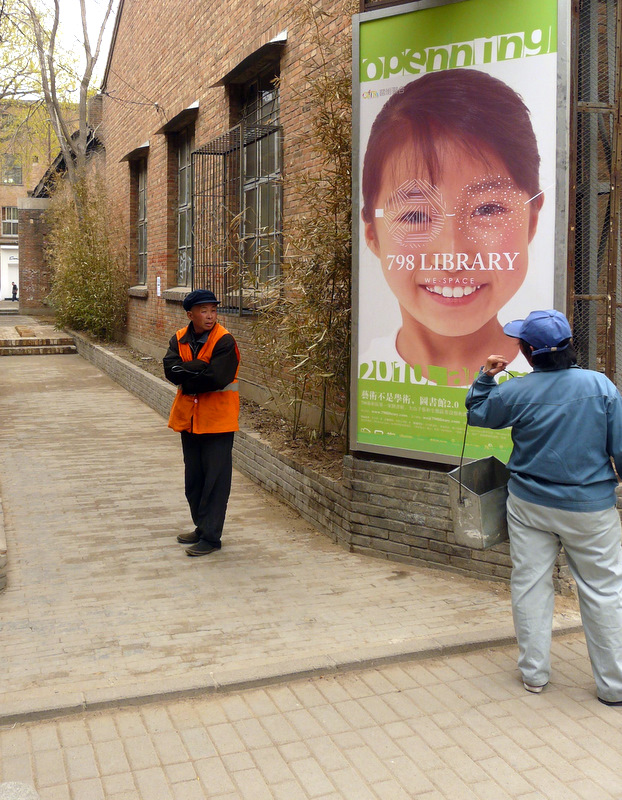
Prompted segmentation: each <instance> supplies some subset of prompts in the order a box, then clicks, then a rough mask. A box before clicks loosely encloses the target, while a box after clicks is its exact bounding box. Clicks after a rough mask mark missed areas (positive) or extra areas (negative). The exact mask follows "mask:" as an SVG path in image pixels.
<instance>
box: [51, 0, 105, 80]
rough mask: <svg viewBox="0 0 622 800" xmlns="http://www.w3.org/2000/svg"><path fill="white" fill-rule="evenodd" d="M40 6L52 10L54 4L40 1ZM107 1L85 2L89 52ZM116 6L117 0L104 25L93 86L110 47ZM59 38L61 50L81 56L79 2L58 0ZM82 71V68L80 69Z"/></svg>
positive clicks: (99, 74)
mask: <svg viewBox="0 0 622 800" xmlns="http://www.w3.org/2000/svg"><path fill="white" fill-rule="evenodd" d="M41 4H42V5H43V6H45V7H46V8H48V9H50V10H52V9H53V7H54V4H53V2H52V0H41ZM107 4H108V0H86V18H87V25H88V32H89V41H90V44H91V50H92V51H94V50H95V47H96V45H97V37H98V35H99V30H100V28H101V24H102V21H103V17H104V13H105V11H106V7H107ZM117 6H118V0H115V2H114V5H113V13H112V14H110V16H109V17H108V22H107V23H106V30H105V32H104V40H103V42H102V47H101V50H100V54H99V59H98V61H97V65H96V67H95V74H96V80H95V85H96V86H97V87H98V86H99V83H100V81H101V78H102V76H103V74H104V68H105V66H106V59H107V57H108V48H109V46H110V37H111V36H112V30H113V28H114V22H115V11H116V8H117ZM59 36H60V38H61V41H62V46H63V48H65V49H67V50H70V51H72V52H75V54H76V56H77V57H80V55H81V54H82V52H83V50H84V47H83V44H82V42H83V34H82V19H81V16H80V2H79V0H60V22H59ZM80 69H82V67H80Z"/></svg>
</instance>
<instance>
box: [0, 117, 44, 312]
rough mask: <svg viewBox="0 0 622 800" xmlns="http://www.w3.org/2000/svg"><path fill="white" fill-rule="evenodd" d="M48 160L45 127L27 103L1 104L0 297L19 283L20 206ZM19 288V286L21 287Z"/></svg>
mask: <svg viewBox="0 0 622 800" xmlns="http://www.w3.org/2000/svg"><path fill="white" fill-rule="evenodd" d="M48 162H49V145H48V137H47V127H46V126H45V122H44V120H43V119H42V114H41V112H40V111H36V112H35V113H34V114H33V115H32V116H31V115H30V109H29V106H28V103H26V102H23V101H12V102H8V101H4V102H2V103H0V213H1V220H0V300H8V299H10V297H11V288H12V284H13V282H14V283H15V284H16V285H17V286H18V287H19V286H20V274H19V271H20V270H19V262H20V253H19V244H18V241H19V240H18V217H19V206H20V204H21V203H22V202H23V201H24V200H25V199H26V198H27V196H28V193H29V190H31V189H32V187H33V186H34V185H35V184H36V183H37V181H38V180H39V178H40V177H41V175H42V173H43V171H44V169H45V167H46V164H47V163H48ZM20 288H21V287H20Z"/></svg>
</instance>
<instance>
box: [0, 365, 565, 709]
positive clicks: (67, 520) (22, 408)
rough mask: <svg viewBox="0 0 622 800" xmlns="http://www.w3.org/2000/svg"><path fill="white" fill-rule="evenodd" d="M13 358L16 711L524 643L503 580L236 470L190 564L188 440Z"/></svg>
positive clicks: (6, 697)
mask: <svg viewBox="0 0 622 800" xmlns="http://www.w3.org/2000/svg"><path fill="white" fill-rule="evenodd" d="M4 361H5V362H6V363H3V365H2V366H3V370H2V372H3V375H2V385H3V392H2V403H3V410H4V413H5V419H6V420H7V424H5V425H3V426H2V429H1V430H0V453H1V455H0V466H1V478H0V494H1V496H2V500H3V507H4V521H5V528H6V539H7V550H8V586H7V589H6V590H5V592H4V594H3V595H0V613H1V615H2V620H3V623H2V641H3V645H4V647H3V651H4V653H5V659H4V664H3V671H2V676H1V678H0V709H2V711H1V712H0V718H2V717H5V718H6V717H7V716H8V715H9V714H10V713H11V712H13V713H15V714H17V713H26V712H30V711H33V712H34V711H36V710H37V708H38V707H41V708H44V707H45V706H46V704H48V703H49V702H52V703H53V705H56V706H58V707H61V708H62V707H80V706H83V705H86V706H91V707H93V706H96V705H97V703H102V702H106V701H112V700H116V699H118V698H123V697H126V696H128V695H129V696H134V695H135V694H142V695H150V694H156V695H160V694H162V692H165V691H169V692H176V691H182V690H191V689H194V688H202V687H209V686H214V685H219V684H222V683H236V682H237V681H238V680H239V681H243V682H244V681H247V680H252V679H257V678H261V677H265V676H266V675H270V674H283V673H286V674H289V673H296V672H299V671H307V670H312V669H315V668H316V667H323V668H327V667H329V666H331V665H341V664H344V663H356V662H357V661H359V660H361V659H362V660H368V659H370V658H374V657H383V656H387V655H398V654H402V653H409V652H412V651H417V650H422V649H430V648H432V649H435V648H438V647H440V646H442V645H443V644H455V643H458V644H462V643H465V642H470V641H475V642H477V641H482V640H483V641H488V640H490V639H499V638H501V639H502V638H503V637H506V638H508V637H511V636H512V628H511V614H510V608H509V595H508V591H507V587H505V586H504V585H502V584H494V583H486V582H480V581H475V580H472V579H469V578H465V577H461V576H457V575H452V574H449V573H444V572H440V571H435V570H429V569H424V568H421V569H417V568H413V567H407V566H402V565H399V564H395V563H393V562H387V561H384V560H379V559H370V558H368V557H366V556H361V555H354V554H350V553H347V552H345V551H344V550H342V549H341V548H339V547H337V546H336V545H334V544H333V543H332V542H330V541H329V540H328V539H327V538H325V537H324V536H323V535H322V534H321V533H319V532H317V531H316V530H314V529H313V528H311V527H310V526H309V525H308V524H307V523H305V522H304V521H302V520H301V519H300V518H299V517H298V516H297V515H296V514H295V513H294V512H293V511H291V510H290V509H288V508H287V507H285V506H283V505H282V504H281V503H280V502H278V501H277V500H275V499H274V498H272V497H270V496H269V495H267V494H266V493H265V492H264V491H263V490H261V489H260V488H258V487H257V486H255V485H254V484H252V483H251V482H250V481H248V480H247V479H245V478H244V477H243V476H241V475H240V474H238V473H236V474H235V480H234V488H233V493H232V497H231V501H230V507H229V514H228V517H227V524H226V529H225V534H224V539H223V541H224V546H223V549H222V551H220V552H219V553H216V554H214V555H213V556H210V557H207V558H201V559H190V558H188V557H187V556H186V555H185V553H184V551H183V548H182V547H181V546H180V545H178V544H177V543H176V542H175V536H176V534H177V533H179V532H181V531H184V530H187V529H189V528H190V527H191V524H190V519H189V515H188V511H187V506H186V501H185V498H184V494H183V476H182V457H181V449H180V443H179V437H178V435H177V434H174V433H173V432H172V431H170V430H168V429H167V428H166V425H165V423H164V421H163V420H162V419H161V418H160V417H159V416H158V415H157V414H156V413H155V412H154V411H152V410H151V409H149V408H148V407H147V406H145V405H144V404H143V403H142V402H140V400H138V399H137V398H135V397H134V396H133V395H130V394H129V393H127V392H125V391H124V390H123V389H121V388H120V387H118V386H117V384H115V383H114V382H112V381H111V380H110V379H109V378H107V377H106V376H105V375H103V374H102V373H101V372H100V371H99V370H97V369H96V368H95V367H93V366H91V365H90V364H88V363H87V362H86V361H84V360H83V359H81V358H80V357H79V356H72V355H65V356H41V357H38V356H28V357H23V358H22V357H12V358H7V359H4ZM577 620H578V617H577V612H576V608H575V607H574V605H573V604H568V603H566V604H565V607H564V610H563V612H560V615H559V624H560V625H564V624H571V623H576V621H577Z"/></svg>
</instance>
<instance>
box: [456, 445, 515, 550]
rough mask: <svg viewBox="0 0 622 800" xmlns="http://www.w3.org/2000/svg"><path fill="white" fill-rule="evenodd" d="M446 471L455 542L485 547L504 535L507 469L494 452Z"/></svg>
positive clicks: (508, 472) (505, 525)
mask: <svg viewBox="0 0 622 800" xmlns="http://www.w3.org/2000/svg"><path fill="white" fill-rule="evenodd" d="M448 475H449V501H450V504H451V510H452V514H453V520H454V535H455V538H456V543H457V544H460V545H464V546H465V547H470V548H472V549H473V550H486V549H487V548H488V547H492V546H493V545H495V544H499V543H500V542H505V541H506V540H507V538H508V526H507V518H506V511H505V501H506V500H507V496H508V478H509V477H510V471H509V470H508V468H507V467H506V466H505V464H504V463H503V462H502V461H499V459H498V458H495V457H494V456H489V457H488V458H482V459H479V460H478V461H471V462H470V463H469V464H462V465H461V466H460V467H457V468H456V469H454V470H452V471H451V472H449V473H448Z"/></svg>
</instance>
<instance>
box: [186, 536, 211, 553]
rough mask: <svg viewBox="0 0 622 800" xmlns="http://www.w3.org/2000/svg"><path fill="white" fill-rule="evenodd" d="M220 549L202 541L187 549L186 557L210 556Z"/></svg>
mask: <svg viewBox="0 0 622 800" xmlns="http://www.w3.org/2000/svg"><path fill="white" fill-rule="evenodd" d="M218 549H219V548H218V547H214V545H213V544H210V543H209V542H204V541H203V540H201V541H200V542H197V544H193V545H192V547H188V548H186V555H189V556H208V555H209V554H210V553H213V552H214V551H215V550H218Z"/></svg>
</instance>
